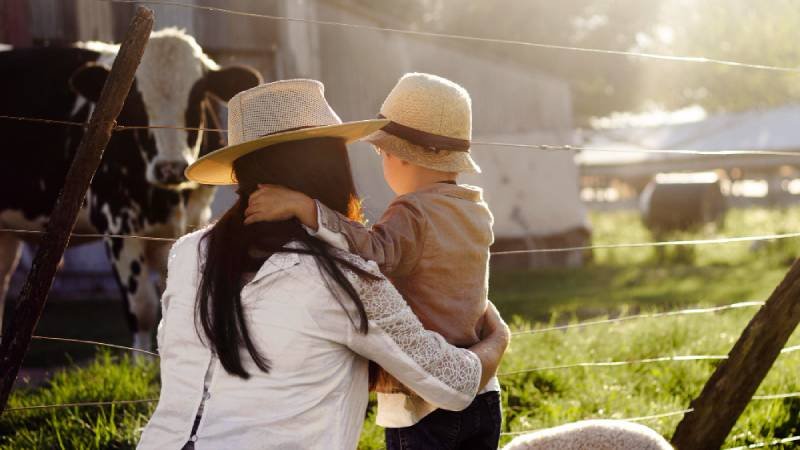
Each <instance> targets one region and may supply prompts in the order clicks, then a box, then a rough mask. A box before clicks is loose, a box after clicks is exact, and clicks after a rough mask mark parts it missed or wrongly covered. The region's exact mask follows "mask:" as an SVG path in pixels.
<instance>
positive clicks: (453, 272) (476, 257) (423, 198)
mask: <svg viewBox="0 0 800 450" xmlns="http://www.w3.org/2000/svg"><path fill="white" fill-rule="evenodd" d="M399 214H403V215H407V216H408V217H407V218H406V219H402V220H396V218H393V217H391V216H393V215H399ZM384 217H385V221H384V220H382V222H381V223H380V224H377V225H375V227H373V230H372V231H373V233H376V232H377V233H380V231H378V230H379V229H380V228H381V227H384V226H387V225H386V224H389V226H395V227H402V226H406V225H405V224H409V225H410V226H411V227H414V225H413V224H418V226H419V227H420V228H421V230H419V231H420V233H415V230H413V229H409V230H398V229H396V228H395V229H394V230H392V231H391V232H390V233H387V234H390V235H391V236H397V235H403V236H411V235H416V236H417V238H418V239H419V240H417V241H415V242H406V243H403V242H398V243H397V245H404V246H405V247H406V248H403V249H402V251H401V254H402V257H403V260H402V261H387V260H386V256H387V255H384V256H383V258H382V259H383V260H384V261H379V265H381V262H383V263H384V264H383V265H381V267H383V268H385V269H386V270H385V271H384V273H385V274H386V275H387V276H388V277H389V278H390V279H391V280H392V282H393V283H394V285H395V286H396V287H397V289H398V290H399V291H400V293H401V294H403V297H404V298H405V299H406V301H407V302H408V303H409V305H410V306H411V308H412V309H413V310H414V313H415V314H416V315H417V317H419V319H420V321H421V322H422V324H423V325H424V326H425V328H427V329H429V330H433V331H436V332H438V333H440V334H441V335H442V336H444V337H445V339H447V341H448V342H450V343H451V344H454V345H458V346H462V347H468V346H470V345H473V344H475V343H476V342H478V341H479V340H480V339H479V338H478V333H479V326H480V324H479V323H478V321H479V319H480V318H481V316H482V315H483V313H484V311H485V309H486V304H487V291H488V269H489V246H490V245H491V244H492V241H493V235H492V215H491V213H490V212H489V208H488V207H487V205H486V203H485V202H484V201H483V198H482V193H481V190H480V189H479V188H476V187H472V186H463V185H454V184H449V183H435V184H433V185H430V186H428V187H425V188H423V189H421V190H418V191H416V192H412V193H409V194H406V195H403V196H400V197H398V198H397V199H396V200H395V201H394V202H393V203H392V205H391V206H390V207H389V209H388V210H387V212H386V214H385V215H384ZM353 244H354V245H353V248H354V250H355V251H356V252H357V253H361V255H362V256H364V257H365V258H366V259H373V260H375V259H381V258H376V256H378V255H375V254H372V255H370V254H368V253H370V252H369V251H368V252H359V250H362V249H364V250H368V248H367V247H369V245H360V244H361V243H360V242H354V243H353ZM384 248H385V247H384ZM387 262H388V263H390V264H386V263H387Z"/></svg>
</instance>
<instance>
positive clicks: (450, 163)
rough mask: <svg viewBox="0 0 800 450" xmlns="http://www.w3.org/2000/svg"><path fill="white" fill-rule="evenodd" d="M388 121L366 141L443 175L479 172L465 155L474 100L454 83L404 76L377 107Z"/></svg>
mask: <svg viewBox="0 0 800 450" xmlns="http://www.w3.org/2000/svg"><path fill="white" fill-rule="evenodd" d="M379 117H381V118H386V119H389V120H391V122H390V123H389V124H388V125H386V127H384V128H383V129H382V130H380V131H377V132H375V133H373V134H371V135H369V136H367V137H366V138H365V139H364V140H366V141H368V142H371V143H372V144H374V145H375V146H377V147H379V148H380V149H381V150H383V151H386V152H389V153H391V154H393V155H395V156H397V157H398V158H400V159H402V160H404V161H408V162H410V163H412V164H416V165H418V166H422V167H427V168H429V169H435V170H441V171H443V172H473V173H480V171H481V169H480V167H478V165H477V164H476V163H475V161H473V160H472V157H471V156H470V154H469V148H470V141H471V139H472V101H471V100H470V97H469V93H468V92H467V91H466V89H464V88H463V87H461V86H459V85H458V84H456V83H454V82H452V81H450V80H448V79H445V78H442V77H438V76H436V75H431V74H427V73H408V74H405V75H404V76H403V77H402V78H400V81H398V82H397V85H395V87H394V89H392V92H390V93H389V96H388V97H386V100H385V101H384V102H383V106H381V114H380V116H379Z"/></svg>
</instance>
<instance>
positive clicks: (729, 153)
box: [472, 141, 800, 156]
mask: <svg viewBox="0 0 800 450" xmlns="http://www.w3.org/2000/svg"><path fill="white" fill-rule="evenodd" d="M472 144H473V145H482V146H492V147H511V148H525V149H533V150H541V151H546V152H554V151H584V152H602V153H649V154H662V155H663V154H672V155H701V156H800V152H793V151H780V150H692V149H681V148H677V149H667V148H664V149H656V148H611V147H584V146H580V145H578V146H575V145H546V144H515V143H510V142H485V141H473V142H472Z"/></svg>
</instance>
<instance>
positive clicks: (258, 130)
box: [186, 79, 388, 185]
mask: <svg viewBox="0 0 800 450" xmlns="http://www.w3.org/2000/svg"><path fill="white" fill-rule="evenodd" d="M387 123H388V121H387V120H381V119H373V120H362V121H359V122H347V123H342V121H341V119H339V116H337V115H336V112H334V111H333V109H332V108H331V107H330V105H328V102H327V101H326V100H325V87H324V86H323V85H322V83H320V82H319V81H316V80H302V79H298V80H285V81H276V82H274V83H267V84H262V85H259V86H256V87H254V88H252V89H248V90H246V91H243V92H240V93H238V94H236V95H234V96H233V97H232V98H231V99H230V101H229V102H228V142H229V144H230V145H228V146H227V147H224V148H221V149H219V150H217V151H215V152H212V153H209V154H208V155H206V156H204V157H202V158H200V159H198V160H197V161H196V162H195V163H194V164H192V165H191V166H189V167H188V168H187V169H186V178H188V179H190V180H192V181H196V182H198V183H202V184H219V185H221V184H236V179H235V176H234V173H233V162H234V161H235V160H236V159H238V158H240V157H242V156H244V155H246V154H248V153H252V152H254V151H256V150H259V149H263V148H264V147H268V146H270V145H275V144H280V143H283V142H290V141H298V140H302V139H310V138H318V137H337V138H342V139H344V140H345V142H347V143H349V142H352V141H355V140H357V139H360V138H362V137H364V136H366V135H368V134H370V133H373V132H374V131H376V130H378V129H380V128H381V127H383V126H384V125H386V124H387Z"/></svg>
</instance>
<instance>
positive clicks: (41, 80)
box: [0, 29, 261, 348]
mask: <svg viewBox="0 0 800 450" xmlns="http://www.w3.org/2000/svg"><path fill="white" fill-rule="evenodd" d="M117 49H118V48H117V47H116V46H113V45H110V44H102V43H87V44H79V45H76V46H75V47H69V48H33V49H14V50H10V51H3V52H0V114H2V115H12V116H25V117H40V118H48V119H58V120H70V121H78V122H83V121H86V120H88V118H89V116H90V114H91V112H92V109H93V107H94V102H96V101H97V99H98V97H99V95H100V90H101V88H102V86H103V83H104V82H105V79H106V77H107V75H108V71H109V67H110V66H111V63H112V62H113V59H114V57H115V56H116V52H117ZM260 82H261V77H260V75H259V74H258V73H257V72H255V71H254V70H252V69H250V68H246V67H230V68H220V67H218V66H217V64H216V63H214V61H212V60H211V59H210V58H208V57H207V56H206V55H205V54H204V53H203V51H202V49H201V48H200V46H199V45H198V44H197V42H196V41H195V40H194V38H192V37H191V36H188V35H186V34H185V33H183V32H182V31H179V30H176V29H165V30H161V31H157V32H154V33H153V34H152V36H151V38H150V41H149V43H148V44H147V48H146V50H145V53H144V57H143V58H142V62H141V65H140V66H139V69H138V70H137V72H136V80H135V83H134V86H133V87H132V88H131V91H130V93H129V94H128V97H127V98H126V100H125V105H124V107H123V110H122V112H121V113H120V116H119V118H118V119H117V122H118V123H119V124H120V125H132V126H134V125H166V126H172V127H209V126H211V125H214V127H216V123H210V122H211V121H210V117H211V115H212V114H213V106H212V102H211V101H210V98H212V97H215V98H216V99H217V100H222V101H227V100H228V99H230V97H231V96H233V94H235V93H237V92H239V91H241V90H244V89H248V88H250V87H253V86H255V85H257V84H258V83H260ZM83 132H84V130H83V128H81V127H73V126H62V125H49V124H40V123H27V122H17V121H9V120H0V136H2V144H0V145H1V146H2V149H0V228H14V229H28V230H41V229H43V228H44V225H45V224H46V223H47V221H48V216H49V214H50V212H51V210H52V207H53V205H54V203H55V200H56V197H57V195H58V192H59V190H60V188H61V187H62V185H63V184H64V181H65V176H66V173H67V169H68V167H69V164H70V162H71V160H72V158H73V156H74V154H75V151H76V148H77V146H78V144H79V142H80V140H81V137H82V135H83ZM220 145H222V141H221V138H220V136H219V135H218V134H217V133H203V132H198V131H188V130H175V129H135V130H134V129H132V130H121V131H117V132H115V133H113V135H112V137H111V141H110V142H109V145H108V147H107V148H106V150H105V154H104V156H103V160H102V162H101V164H100V166H99V168H98V170H97V173H96V174H95V176H94V178H93V180H92V184H91V187H90V189H89V192H88V194H87V197H86V200H85V203H84V205H83V208H82V209H81V212H80V216H79V219H78V224H77V226H76V232H78V233H81V232H83V233H103V234H124V235H128V234H132V235H142V236H151V237H177V236H180V235H182V234H184V233H186V232H187V231H188V229H189V227H196V226H202V225H204V224H205V223H207V222H208V220H209V218H210V214H211V213H210V204H211V200H212V199H213V195H214V190H213V189H212V188H209V187H204V186H197V185H195V184H193V183H191V182H188V181H187V180H186V179H185V178H184V175H183V172H184V169H185V168H186V167H187V165H189V164H191V163H192V162H193V161H195V160H196V159H197V157H198V156H199V155H200V154H201V152H203V151H208V150H213V149H215V148H218V147H219V146H220ZM22 238H23V236H21V235H18V234H11V233H0V319H2V306H3V303H2V302H3V300H4V298H5V296H6V293H7V290H8V285H9V280H10V277H11V274H12V273H13V272H14V270H15V268H16V266H17V264H18V262H19V257H20V253H21V249H22V244H23V241H22V240H21V239H22ZM26 239H27V238H26ZM169 246H170V244H169V243H168V242H153V241H146V240H140V239H122V238H113V239H108V238H107V239H106V247H107V249H108V254H109V257H110V259H111V263H112V266H113V271H114V274H115V275H116V277H117V280H118V281H119V285H120V288H121V291H122V298H123V301H124V302H125V305H126V313H127V315H128V319H129V322H130V325H131V328H132V330H133V332H134V346H135V347H137V348H148V347H150V345H151V344H150V335H151V331H152V329H153V327H154V325H155V321H156V318H157V314H158V292H157V288H156V286H154V285H153V283H151V282H150V281H149V279H150V274H152V273H156V274H157V275H159V276H162V277H163V273H164V271H165V265H166V254H167V251H168V249H169ZM162 281H163V278H162ZM0 323H2V322H1V321H0Z"/></svg>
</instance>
